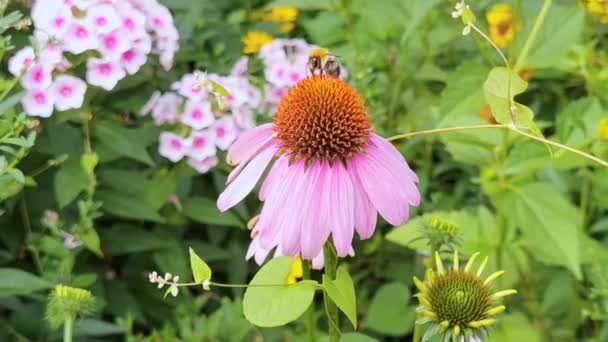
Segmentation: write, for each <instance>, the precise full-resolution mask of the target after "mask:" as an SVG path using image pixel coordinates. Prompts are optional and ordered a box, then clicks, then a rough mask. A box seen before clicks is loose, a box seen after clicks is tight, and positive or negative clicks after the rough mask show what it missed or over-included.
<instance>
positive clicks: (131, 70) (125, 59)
mask: <svg viewBox="0 0 608 342" xmlns="http://www.w3.org/2000/svg"><path fill="white" fill-rule="evenodd" d="M120 60H121V62H122V64H123V65H124V67H125V70H126V71H127V73H128V74H129V75H133V74H135V73H136V72H138V71H139V69H141V67H142V66H143V65H144V64H146V61H147V60H148V55H147V54H146V53H144V52H143V51H140V50H138V49H129V50H127V51H125V52H123V53H122V55H121V57H120Z"/></svg>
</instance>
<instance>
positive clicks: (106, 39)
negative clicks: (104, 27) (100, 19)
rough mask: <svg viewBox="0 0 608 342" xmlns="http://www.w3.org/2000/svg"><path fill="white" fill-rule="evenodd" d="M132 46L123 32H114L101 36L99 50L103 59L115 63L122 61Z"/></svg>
mask: <svg viewBox="0 0 608 342" xmlns="http://www.w3.org/2000/svg"><path fill="white" fill-rule="evenodd" d="M130 45H131V42H130V41H129V40H128V38H127V37H126V35H125V34H124V32H123V31H122V30H114V31H112V32H109V33H107V34H100V35H99V44H98V46H97V50H98V51H99V52H101V55H102V57H103V59H105V60H109V61H110V60H112V61H114V60H117V59H120V58H121V57H122V54H123V53H124V52H125V51H127V50H129V48H130Z"/></svg>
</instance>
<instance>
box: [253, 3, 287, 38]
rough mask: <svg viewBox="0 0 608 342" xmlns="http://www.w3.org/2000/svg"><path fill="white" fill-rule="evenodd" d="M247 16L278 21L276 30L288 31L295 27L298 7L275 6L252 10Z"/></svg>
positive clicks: (254, 18)
mask: <svg viewBox="0 0 608 342" xmlns="http://www.w3.org/2000/svg"><path fill="white" fill-rule="evenodd" d="M249 17H250V18H251V19H253V20H263V21H270V22H274V23H279V24H280V25H279V27H278V29H277V31H279V32H283V33H286V32H290V31H291V30H293V28H294V27H295V21H296V19H297V17H298V9H297V8H295V7H291V6H277V7H273V8H271V9H269V10H267V11H263V10H254V11H252V12H251V14H250V15H249Z"/></svg>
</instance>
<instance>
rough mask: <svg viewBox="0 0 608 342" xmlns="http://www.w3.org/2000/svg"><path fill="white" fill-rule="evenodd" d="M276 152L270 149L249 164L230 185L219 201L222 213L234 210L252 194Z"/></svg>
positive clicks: (218, 204)
mask: <svg viewBox="0 0 608 342" xmlns="http://www.w3.org/2000/svg"><path fill="white" fill-rule="evenodd" d="M275 152H276V149H274V148H268V149H266V150H264V151H262V152H261V153H260V154H259V155H257V156H256V157H255V158H253V160H252V161H251V162H249V164H248V165H247V167H245V169H243V172H241V173H240V174H239V177H237V178H236V179H235V180H234V181H233V182H232V183H230V185H228V187H226V190H224V192H222V194H221V195H220V197H219V198H218V199H217V207H218V208H219V209H220V211H222V212H223V211H226V210H228V209H230V208H232V207H233V206H234V205H236V204H237V203H238V202H240V201H241V200H242V199H243V198H245V196H247V194H248V193H250V192H251V190H252V189H253V187H254V186H255V184H256V183H257V182H258V179H260V177H261V176H262V173H264V170H265V169H266V166H268V163H270V161H271V160H272V158H273V157H274V154H275Z"/></svg>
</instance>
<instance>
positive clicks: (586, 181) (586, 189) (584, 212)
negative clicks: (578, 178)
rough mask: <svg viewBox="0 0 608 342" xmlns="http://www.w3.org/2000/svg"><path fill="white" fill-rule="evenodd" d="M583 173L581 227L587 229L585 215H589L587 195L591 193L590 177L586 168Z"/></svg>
mask: <svg viewBox="0 0 608 342" xmlns="http://www.w3.org/2000/svg"><path fill="white" fill-rule="evenodd" d="M584 171H585V172H584V174H583V187H582V188H581V228H582V229H583V231H586V230H587V216H588V215H589V195H590V193H591V179H590V177H589V174H588V172H587V170H584Z"/></svg>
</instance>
